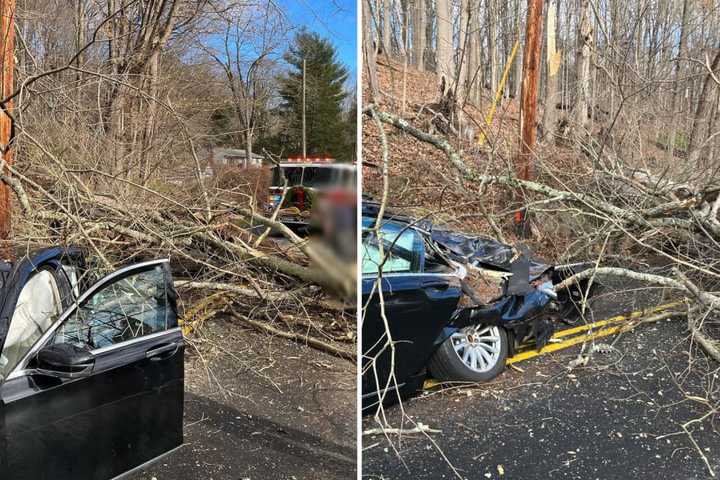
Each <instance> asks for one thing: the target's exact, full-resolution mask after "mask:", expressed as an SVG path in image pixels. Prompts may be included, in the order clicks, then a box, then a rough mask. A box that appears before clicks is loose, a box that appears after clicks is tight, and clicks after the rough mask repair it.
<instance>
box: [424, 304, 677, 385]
mask: <svg viewBox="0 0 720 480" xmlns="http://www.w3.org/2000/svg"><path fill="white" fill-rule="evenodd" d="M683 303H684V302H683V301H679V302H671V303H666V304H664V305H658V306H657V307H653V308H647V309H643V310H636V311H634V312H630V313H626V314H623V315H616V316H614V317H610V318H606V319H605V320H599V321H597V322H594V323H588V324H587V325H580V326H577V327H572V328H567V329H565V330H560V331H559V332H555V334H554V335H553V336H552V337H551V338H553V339H560V338H563V337H567V336H570V335H573V334H576V333H581V332H586V331H590V333H586V334H582V335H576V336H573V337H571V338H568V339H566V340H564V341H562V342H558V343H549V344H547V345H545V346H544V347H543V348H541V349H540V350H537V349H535V348H533V345H532V344H529V345H528V344H525V345H521V348H523V347H525V348H528V349H527V350H524V351H521V352H519V353H517V354H515V355H514V356H512V357H510V358H508V359H507V360H506V361H505V364H506V365H512V364H514V363H519V362H523V361H525V360H529V359H531V358H535V357H537V356H539V355H543V354H545V353H551V352H556V351H558V350H564V349H566V348H570V347H573V346H575V345H579V344H581V343H583V342H587V341H589V340H594V339H596V338H602V337H607V336H609V335H614V334H616V333H622V332H626V331H629V330H632V329H633V328H635V326H636V325H637V323H632V322H629V320H632V319H635V318H641V317H645V316H648V315H652V314H656V313H660V312H664V311H666V310H670V309H671V308H674V307H678V306H680V305H682V304H683ZM622 322H628V323H627V324H624V325H623V324H621V325H616V324H618V323H622ZM608 325H612V326H608ZM602 327H606V328H602ZM593 330H596V331H593ZM441 383H442V382H440V381H438V380H436V379H434V378H428V379H427V380H425V384H424V385H423V389H426V390H427V389H431V388H433V387H436V386H438V385H440V384H441Z"/></svg>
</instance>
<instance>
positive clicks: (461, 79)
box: [455, 0, 474, 101]
mask: <svg viewBox="0 0 720 480" xmlns="http://www.w3.org/2000/svg"><path fill="white" fill-rule="evenodd" d="M472 18H474V14H473V12H472V11H471V10H470V1H469V0H460V36H459V46H458V48H459V49H460V56H459V57H458V58H459V62H460V64H459V65H457V67H456V71H457V74H456V75H457V79H456V87H455V98H457V99H458V100H461V101H462V100H464V99H465V95H466V94H467V93H466V92H467V89H466V82H465V80H466V79H467V70H468V68H467V67H468V53H469V48H468V47H469V44H470V41H469V40H470V37H469V34H468V32H469V31H470V26H469V25H468V23H469V22H470V21H471V20H472Z"/></svg>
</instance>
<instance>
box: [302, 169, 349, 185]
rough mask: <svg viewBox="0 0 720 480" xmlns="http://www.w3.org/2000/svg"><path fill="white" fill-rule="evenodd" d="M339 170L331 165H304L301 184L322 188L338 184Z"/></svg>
mask: <svg viewBox="0 0 720 480" xmlns="http://www.w3.org/2000/svg"><path fill="white" fill-rule="evenodd" d="M339 173H340V170H338V169H336V168H332V167H305V175H304V176H303V186H305V187H311V188H324V187H329V186H332V185H336V184H338V183H339V182H338V174H339Z"/></svg>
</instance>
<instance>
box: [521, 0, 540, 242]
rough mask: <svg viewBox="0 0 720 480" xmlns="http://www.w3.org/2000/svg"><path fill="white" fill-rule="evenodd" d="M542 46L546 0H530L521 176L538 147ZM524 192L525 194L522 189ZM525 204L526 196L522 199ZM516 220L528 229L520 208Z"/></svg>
mask: <svg viewBox="0 0 720 480" xmlns="http://www.w3.org/2000/svg"><path fill="white" fill-rule="evenodd" d="M541 50H542V0H528V11H527V25H526V30H525V55H524V56H523V82H522V98H521V106H520V133H521V137H522V141H521V143H520V154H519V155H518V158H517V163H516V169H517V177H518V178H519V179H520V180H530V167H531V161H532V155H533V149H534V148H535V137H536V133H537V129H536V115H537V90H538V80H539V78H540V57H541ZM520 194H521V195H524V194H523V193H522V191H520ZM520 202H521V204H525V202H524V198H521V199H520ZM518 213H519V215H517V214H516V216H515V223H516V225H517V226H518V227H520V229H521V232H523V233H525V232H526V231H527V229H526V228H525V227H526V223H527V222H526V218H525V214H524V212H518Z"/></svg>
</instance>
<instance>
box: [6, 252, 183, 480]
mask: <svg viewBox="0 0 720 480" xmlns="http://www.w3.org/2000/svg"><path fill="white" fill-rule="evenodd" d="M20 297H22V293H21V294H20ZM56 318H57V320H56V321H54V322H53V323H52V326H51V327H50V328H49V329H48V330H47V331H45V333H44V334H43V335H42V337H41V338H40V339H39V340H38V341H37V342H35V343H34V345H33V346H32V348H31V349H30V350H29V351H28V352H27V353H26V354H25V355H24V357H23V358H22V360H20V361H19V362H18V363H17V365H16V366H15V367H14V368H13V370H12V371H11V372H10V373H9V375H7V376H6V378H5V379H4V380H3V381H2V384H0V468H4V469H5V470H4V471H2V470H0V478H3V479H6V478H7V479H13V480H14V479H58V480H61V479H88V480H108V479H111V478H114V477H117V476H119V475H121V474H124V473H126V472H128V471H129V470H132V469H134V468H136V467H138V466H141V465H143V464H145V463H147V462H149V461H151V460H153V459H155V458H157V457H158V456H160V455H163V454H165V453H167V452H169V451H170V450H172V449H174V448H176V447H178V446H180V445H181V444H182V441H183V434H182V418H183V389H184V385H183V384H184V370H183V368H184V364H183V355H184V343H183V337H182V332H181V330H180V328H179V327H178V324H177V306H176V293H175V290H174V288H173V282H172V276H171V273H170V270H169V265H168V261H167V260H155V261H150V262H144V263H140V264H136V265H132V266H129V267H126V268H123V269H121V270H118V271H116V272H114V273H112V274H110V275H108V276H106V277H105V278H103V279H102V280H100V281H99V282H97V283H96V284H94V285H93V286H91V287H90V288H89V289H87V290H86V291H85V292H84V293H80V295H79V297H78V298H77V299H76V300H75V301H74V302H73V303H72V305H71V306H70V307H69V308H67V309H66V310H65V311H64V312H63V313H62V314H61V315H60V316H59V317H56ZM10 323H11V328H12V322H10ZM3 456H4V458H2V457H3Z"/></svg>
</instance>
